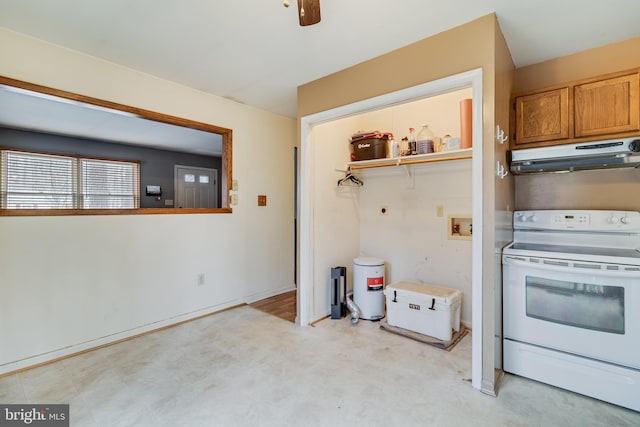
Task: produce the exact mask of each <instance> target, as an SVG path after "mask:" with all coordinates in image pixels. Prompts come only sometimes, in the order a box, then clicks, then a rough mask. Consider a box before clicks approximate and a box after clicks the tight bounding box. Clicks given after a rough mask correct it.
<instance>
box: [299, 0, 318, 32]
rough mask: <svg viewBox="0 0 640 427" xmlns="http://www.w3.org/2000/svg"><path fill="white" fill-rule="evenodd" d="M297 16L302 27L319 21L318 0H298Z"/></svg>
mask: <svg viewBox="0 0 640 427" xmlns="http://www.w3.org/2000/svg"><path fill="white" fill-rule="evenodd" d="M303 11H304V14H303V13H302V12H303ZM298 18H300V25H302V26H303V27H304V26H306V25H313V24H317V23H318V22H320V0H298Z"/></svg>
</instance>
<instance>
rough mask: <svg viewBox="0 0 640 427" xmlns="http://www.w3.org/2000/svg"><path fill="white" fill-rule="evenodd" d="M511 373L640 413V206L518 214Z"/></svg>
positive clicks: (508, 268) (511, 284)
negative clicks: (636, 209) (608, 209)
mask: <svg viewBox="0 0 640 427" xmlns="http://www.w3.org/2000/svg"><path fill="white" fill-rule="evenodd" d="M502 264H503V336H504V338H503V346H504V347H503V348H504V370H505V371H506V372H510V373H513V374H517V375H521V376H524V377H528V378H532V379H534V380H538V381H541V382H544V383H548V384H551V385H554V386H557V387H562V388H565V389H568V390H572V391H575V392H577V393H581V394H584V395H587V396H591V397H595V398H597V399H601V400H604V401H607V402H611V403H614V404H617V405H620V406H624V407H627V408H631V409H634V410H636V411H640V212H635V211H586V210H575V211H571V210H564V211H558V210H542V211H518V212H515V213H514V241H513V242H512V243H511V244H510V245H509V246H507V247H506V248H505V249H504V250H503V255H502Z"/></svg>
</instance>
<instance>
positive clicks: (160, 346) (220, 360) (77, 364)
mask: <svg viewBox="0 0 640 427" xmlns="http://www.w3.org/2000/svg"><path fill="white" fill-rule="evenodd" d="M470 377H471V337H470V336H467V337H465V338H464V339H463V340H462V341H461V342H460V343H459V344H458V345H457V346H456V347H455V348H454V349H453V350H452V351H451V352H446V351H443V350H439V349H436V348H433V347H430V346H428V345H425V344H422V343H418V342H416V341H412V340H410V339H407V338H404V337H401V336H398V335H394V334H391V333H389V332H385V331H382V330H380V329H379V327H378V324H377V323H374V322H367V321H361V322H360V323H359V324H357V325H351V323H349V320H348V319H346V318H345V319H343V320H330V319H327V320H324V321H322V322H320V323H318V324H317V325H316V326H315V327H307V328H300V327H298V326H295V325H293V324H291V323H290V322H287V321H284V320H282V319H279V318H277V317H275V316H270V315H268V314H265V313H263V312H261V311H258V310H255V309H253V308H251V307H248V306H243V307H239V308H236V309H233V310H229V311H225V312H222V313H218V314H215V315H212V316H209V317H206V318H203V319H200V320H197V321H193V322H189V323H186V324H183V325H181V326H178V327H175V328H171V329H167V330H164V331H161V332H157V333H154V334H149V335H146V336H143V337H140V338H136V339H133V340H130V341H127V342H124V343H120V344H117V345H113V346H110V347H107V348H104V349H100V350H96V351H93V352H89V353H86V354H83V355H80V356H76V357H73V358H69V359H66V360H63V361H60V362H57V363H53V364H50V365H47V366H43V367H40V368H37V369H32V370H29V371H26V372H23V373H19V374H15V375H11V376H7V377H4V378H0V402H1V403H69V404H70V405H71V406H70V408H71V425H72V426H78V427H92V426H105V427H117V426H142V427H144V426H153V427H156V426H171V427H180V426H190V427H191V426H296V427H298V426H305V427H306V426H351V427H356V426H492V427H495V426H540V427H542V426H544V427H548V426H562V427H569V426H580V427H585V426H607V427H614V426H616V427H618V426H640V413H637V412H634V411H630V410H627V409H624V408H620V407H617V406H614V405H610V404H607V403H604V402H601V401H597V400H594V399H590V398H587V397H584V396H580V395H577V394H574V393H571V392H567V391H564V390H560V389H557V388H554V387H550V386H547V385H544V384H541V383H537V382H534V381H530V380H527V379H523V378H519V377H515V376H512V375H506V376H505V378H504V380H503V383H502V387H501V390H500V395H499V396H498V397H497V398H494V397H490V396H487V395H484V394H482V393H480V392H479V391H477V390H475V389H473V388H472V387H471V385H470V382H469V379H470Z"/></svg>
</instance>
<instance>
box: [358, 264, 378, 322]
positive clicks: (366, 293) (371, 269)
mask: <svg viewBox="0 0 640 427" xmlns="http://www.w3.org/2000/svg"><path fill="white" fill-rule="evenodd" d="M383 290H384V260H382V259H380V258H371V257H360V258H356V259H354V260H353V302H354V303H355V304H356V305H357V306H358V308H359V309H360V317H361V318H362V319H367V320H380V319H382V318H383V317H384V294H383Z"/></svg>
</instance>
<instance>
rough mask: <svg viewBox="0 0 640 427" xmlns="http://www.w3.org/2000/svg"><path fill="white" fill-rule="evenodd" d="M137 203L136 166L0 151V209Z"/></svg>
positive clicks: (128, 205) (119, 206) (133, 205)
mask: <svg viewBox="0 0 640 427" xmlns="http://www.w3.org/2000/svg"><path fill="white" fill-rule="evenodd" d="M139 206H140V165H139V164H138V163H137V162H125V161H114V160H96V159H88V158H82V157H73V156H65V155H52V154H39V153H29V152H22V151H13V150H0V208H2V209H132V208H138V207H139Z"/></svg>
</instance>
